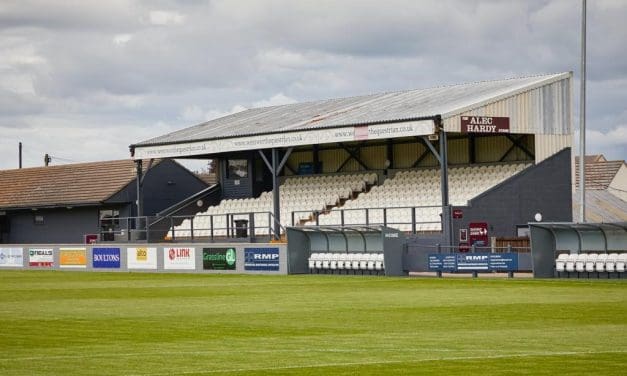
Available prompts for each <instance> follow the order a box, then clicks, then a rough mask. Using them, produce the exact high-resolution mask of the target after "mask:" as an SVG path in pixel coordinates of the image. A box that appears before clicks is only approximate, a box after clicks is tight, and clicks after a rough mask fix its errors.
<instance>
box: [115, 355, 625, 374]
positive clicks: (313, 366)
mask: <svg viewBox="0 0 627 376" xmlns="http://www.w3.org/2000/svg"><path fill="white" fill-rule="evenodd" d="M626 352H627V350H618V351H563V352H535V353H521V354H503V355H487V356H454V357H440V358H425V359H416V360H381V361H372V362H345V363H319V364H310V365H299V366H280V367H259V368H232V369H223V370H210V371H200V370H197V371H184V372H177V373H173V372H168V373H138V374H127V375H126V376H162V375H163V376H165V375H190V374H198V375H202V374H212V373H232V372H249V371H275V370H284V369H285V370H287V369H303V368H318V367H336V366H340V367H346V366H361V365H377V364H395V363H425V362H435V361H455V360H479V359H506V358H528V357H533V356H564V355H594V354H617V353H620V354H622V353H626Z"/></svg>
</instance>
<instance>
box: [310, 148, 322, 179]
mask: <svg viewBox="0 0 627 376" xmlns="http://www.w3.org/2000/svg"><path fill="white" fill-rule="evenodd" d="M311 152H312V154H313V164H314V165H313V172H314V174H319V173H320V172H321V171H320V145H318V144H313V145H311Z"/></svg>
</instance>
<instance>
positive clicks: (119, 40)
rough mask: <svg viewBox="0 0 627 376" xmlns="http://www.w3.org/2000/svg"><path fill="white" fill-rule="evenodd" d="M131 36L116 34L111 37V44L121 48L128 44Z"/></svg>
mask: <svg viewBox="0 0 627 376" xmlns="http://www.w3.org/2000/svg"><path fill="white" fill-rule="evenodd" d="M131 39H133V36H132V35H131V34H117V35H115V36H114V37H113V43H114V44H115V45H117V46H122V45H125V44H126V43H128V42H129V41H130V40H131Z"/></svg>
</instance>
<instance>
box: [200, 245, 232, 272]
mask: <svg viewBox="0 0 627 376" xmlns="http://www.w3.org/2000/svg"><path fill="white" fill-rule="evenodd" d="M202 268H203V269H204V270H235V248H203V250H202Z"/></svg>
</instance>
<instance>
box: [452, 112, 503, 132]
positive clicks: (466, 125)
mask: <svg viewBox="0 0 627 376" xmlns="http://www.w3.org/2000/svg"><path fill="white" fill-rule="evenodd" d="M461 126H462V127H461V131H462V133H509V118H508V117H497V116H462V118H461Z"/></svg>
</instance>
